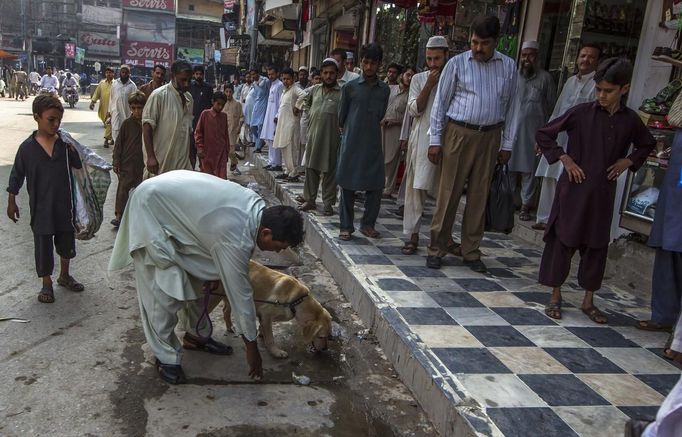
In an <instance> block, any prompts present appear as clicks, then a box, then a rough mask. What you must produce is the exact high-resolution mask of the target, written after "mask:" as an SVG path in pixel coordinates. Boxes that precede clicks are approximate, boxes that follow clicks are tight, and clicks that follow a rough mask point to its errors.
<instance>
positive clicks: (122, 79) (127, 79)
mask: <svg viewBox="0 0 682 437" xmlns="http://www.w3.org/2000/svg"><path fill="white" fill-rule="evenodd" d="M120 79H121V82H123V83H126V82H128V81H129V80H130V77H126V78H125V79H124V78H120Z"/></svg>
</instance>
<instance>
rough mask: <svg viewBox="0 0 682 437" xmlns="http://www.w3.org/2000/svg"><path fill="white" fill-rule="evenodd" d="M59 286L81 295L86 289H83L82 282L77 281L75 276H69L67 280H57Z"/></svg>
mask: <svg viewBox="0 0 682 437" xmlns="http://www.w3.org/2000/svg"><path fill="white" fill-rule="evenodd" d="M57 284H59V285H61V286H62V287H65V288H68V289H69V290H71V291H75V292H76V293H80V292H81V291H83V290H84V289H85V287H83V284H81V283H80V282H78V281H76V280H75V279H74V278H73V276H71V275H69V276H67V277H66V278H61V277H60V278H57Z"/></svg>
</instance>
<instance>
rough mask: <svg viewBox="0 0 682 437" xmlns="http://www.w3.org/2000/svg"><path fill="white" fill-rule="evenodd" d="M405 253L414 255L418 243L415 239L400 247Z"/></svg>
mask: <svg viewBox="0 0 682 437" xmlns="http://www.w3.org/2000/svg"><path fill="white" fill-rule="evenodd" d="M400 251H401V252H402V254H403V255H414V253H415V252H416V251H417V243H415V242H414V241H408V242H407V243H405V245H404V246H403V247H402V249H400Z"/></svg>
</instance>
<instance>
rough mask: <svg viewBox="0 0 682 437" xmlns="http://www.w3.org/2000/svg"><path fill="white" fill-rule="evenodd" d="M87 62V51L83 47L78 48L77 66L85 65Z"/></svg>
mask: <svg viewBox="0 0 682 437" xmlns="http://www.w3.org/2000/svg"><path fill="white" fill-rule="evenodd" d="M84 60H85V49H84V48H83V47H76V58H75V59H74V61H75V62H76V64H81V65H82V64H83V61H84Z"/></svg>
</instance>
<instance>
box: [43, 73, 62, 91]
mask: <svg viewBox="0 0 682 437" xmlns="http://www.w3.org/2000/svg"><path fill="white" fill-rule="evenodd" d="M40 87H41V88H47V89H48V90H49V89H51V88H54V89H57V88H59V80H57V78H56V77H54V76H48V75H47V74H46V75H45V76H43V77H42V79H40Z"/></svg>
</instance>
